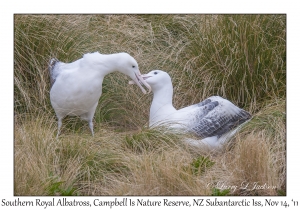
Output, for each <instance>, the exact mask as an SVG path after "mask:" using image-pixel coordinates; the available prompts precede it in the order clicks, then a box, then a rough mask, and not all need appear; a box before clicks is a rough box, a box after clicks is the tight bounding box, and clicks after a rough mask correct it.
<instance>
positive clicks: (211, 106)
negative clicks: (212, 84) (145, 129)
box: [130, 70, 251, 149]
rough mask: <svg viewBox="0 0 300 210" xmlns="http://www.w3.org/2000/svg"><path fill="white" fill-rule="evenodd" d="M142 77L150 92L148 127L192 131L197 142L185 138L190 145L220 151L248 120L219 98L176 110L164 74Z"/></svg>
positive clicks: (169, 86)
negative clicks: (218, 149)
mask: <svg viewBox="0 0 300 210" xmlns="http://www.w3.org/2000/svg"><path fill="white" fill-rule="evenodd" d="M142 77H143V78H144V80H145V81H146V82H147V83H148V84H149V85H150V87H151V89H152V91H153V101H152V104H151V107H150V119H149V126H150V127H155V126H162V125H163V126H168V127H170V128H175V129H183V130H184V131H185V132H192V133H194V134H195V135H196V136H197V137H199V140H194V139H190V138H189V139H185V141H186V142H187V143H188V144H190V145H193V146H201V145H203V144H204V145H206V146H208V147H209V148H211V149H214V148H220V147H222V145H223V144H224V143H225V141H227V140H228V139H229V138H230V137H232V136H233V135H234V134H235V133H236V132H237V131H238V129H239V128H240V126H241V125H242V124H243V123H245V122H246V121H248V120H249V119H250V118H251V115H250V114H249V113H248V112H246V111H245V110H243V109H240V108H239V107H237V106H235V105H234V104H233V103H231V102H230V101H228V100H226V99H224V98H222V97H219V96H212V97H209V98H207V99H205V100H204V101H202V102H200V103H198V104H194V105H191V106H188V107H185V108H182V109H179V110H176V109H175V108H174V106H173V105H172V98H173V86H172V81H171V78H170V76H169V74H168V73H166V72H164V71H161V70H153V71H151V72H149V73H148V74H145V75H142ZM130 84H133V82H132V81H131V82H130ZM200 140H201V141H200Z"/></svg>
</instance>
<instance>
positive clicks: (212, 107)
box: [192, 99, 251, 138]
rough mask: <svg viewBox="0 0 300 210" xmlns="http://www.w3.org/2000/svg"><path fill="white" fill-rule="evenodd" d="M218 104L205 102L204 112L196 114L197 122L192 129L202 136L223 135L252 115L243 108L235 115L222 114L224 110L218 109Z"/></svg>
mask: <svg viewBox="0 0 300 210" xmlns="http://www.w3.org/2000/svg"><path fill="white" fill-rule="evenodd" d="M208 100H209V99H208ZM203 102H204V101H203ZM201 103H202V102H201ZM218 105H219V103H218V102H217V101H213V102H208V103H206V104H205V107H204V108H203V112H201V113H200V115H199V116H196V122H197V123H196V126H193V127H192V131H193V132H195V133H196V134H197V135H198V136H200V137H202V138H205V137H211V136H221V135H223V134H224V133H226V132H228V131H230V130H232V129H233V128H235V127H237V126H239V125H240V124H242V123H244V122H245V121H247V120H248V119H250V118H251V115H250V114H249V113H248V112H246V111H245V110H243V109H240V110H239V112H238V113H237V114H235V115H225V114H222V113H224V112H220V111H218V110H217V109H216V107H217V106H218Z"/></svg>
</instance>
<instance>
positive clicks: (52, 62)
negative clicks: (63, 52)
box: [48, 58, 59, 87]
mask: <svg viewBox="0 0 300 210" xmlns="http://www.w3.org/2000/svg"><path fill="white" fill-rule="evenodd" d="M58 62H59V60H57V59H56V58H51V60H50V62H49V66H48V70H49V74H50V83H51V87H52V85H53V84H54V82H55V79H56V76H57V75H56V74H55V72H54V69H55V68H54V67H55V65H56V64H57V63H58Z"/></svg>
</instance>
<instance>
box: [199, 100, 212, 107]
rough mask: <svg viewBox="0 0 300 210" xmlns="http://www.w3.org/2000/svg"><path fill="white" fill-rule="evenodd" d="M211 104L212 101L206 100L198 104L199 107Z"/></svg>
mask: <svg viewBox="0 0 300 210" xmlns="http://www.w3.org/2000/svg"><path fill="white" fill-rule="evenodd" d="M210 102H211V99H205V100H204V101H201V102H200V103H198V104H197V106H204V105H206V104H208V103H210Z"/></svg>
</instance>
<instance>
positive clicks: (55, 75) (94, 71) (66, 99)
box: [49, 52, 151, 136]
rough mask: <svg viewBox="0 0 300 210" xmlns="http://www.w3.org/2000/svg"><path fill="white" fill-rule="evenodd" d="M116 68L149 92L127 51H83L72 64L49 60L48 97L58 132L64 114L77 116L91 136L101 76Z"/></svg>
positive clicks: (101, 80)
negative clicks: (87, 124) (105, 53)
mask: <svg viewBox="0 0 300 210" xmlns="http://www.w3.org/2000/svg"><path fill="white" fill-rule="evenodd" d="M114 71H119V72H121V73H124V74H126V75H128V76H129V77H131V79H133V80H134V81H135V83H136V84H138V85H139V87H140V88H141V90H142V91H143V92H144V93H146V91H145V89H144V88H143V87H142V85H141V84H144V85H145V86H146V87H147V88H148V89H149V91H151V88H150V86H149V85H148V84H147V83H146V82H145V81H144V80H143V79H142V77H141V73H140V71H139V68H138V64H137V62H136V60H135V59H134V58H133V57H131V56H130V55H129V54H127V53H116V54H108V55H103V54H100V53H98V52H95V53H88V54H85V55H84V56H83V57H82V58H81V59H79V60H76V61H74V62H72V63H63V62H61V61H58V60H57V59H51V61H50V64H49V72H50V80H51V90H50V100H51V104H52V107H53V108H54V110H55V113H56V116H57V118H58V132H57V136H58V135H59V133H60V128H61V125H62V119H63V118H64V117H65V116H66V115H71V116H80V117H81V119H83V120H86V121H88V123H89V127H90V129H91V132H92V135H94V131H93V121H92V120H93V117H94V113H95V110H96V108H97V105H98V101H99V98H100V96H101V94H102V82H103V78H104V76H105V75H107V74H109V73H111V72H114Z"/></svg>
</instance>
